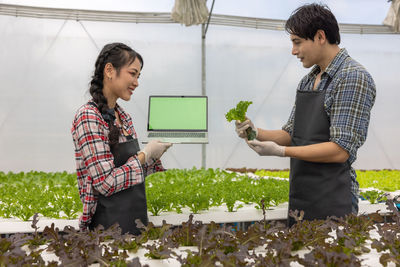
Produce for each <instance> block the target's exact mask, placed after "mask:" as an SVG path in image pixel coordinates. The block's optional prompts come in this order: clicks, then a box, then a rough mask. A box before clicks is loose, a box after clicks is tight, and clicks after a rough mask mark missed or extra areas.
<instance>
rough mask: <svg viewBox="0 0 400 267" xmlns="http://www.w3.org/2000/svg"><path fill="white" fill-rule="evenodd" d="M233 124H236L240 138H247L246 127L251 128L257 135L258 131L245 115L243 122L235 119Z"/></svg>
mask: <svg viewBox="0 0 400 267" xmlns="http://www.w3.org/2000/svg"><path fill="white" fill-rule="evenodd" d="M235 125H236V129H235V130H236V133H237V135H238V136H239V137H240V138H243V139H246V138H247V133H246V129H247V128H251V129H252V130H253V131H255V132H256V138H257V135H258V131H257V128H256V127H255V126H254V124H253V122H252V121H251V120H250V119H249V118H247V117H246V120H245V121H244V122H240V121H235Z"/></svg>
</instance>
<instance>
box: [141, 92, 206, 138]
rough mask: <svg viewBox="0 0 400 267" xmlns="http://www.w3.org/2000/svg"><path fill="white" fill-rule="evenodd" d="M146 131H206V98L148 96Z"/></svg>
mask: <svg viewBox="0 0 400 267" xmlns="http://www.w3.org/2000/svg"><path fill="white" fill-rule="evenodd" d="M148 116H149V117H148V124H147V130H149V131H152V130H172V131H174V130H183V131H207V97H206V96H150V98H149V113H148Z"/></svg>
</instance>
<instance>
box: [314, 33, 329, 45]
mask: <svg viewBox="0 0 400 267" xmlns="http://www.w3.org/2000/svg"><path fill="white" fill-rule="evenodd" d="M314 41H317V42H319V43H320V44H324V43H325V42H326V35H325V32H324V31H323V30H318V31H317V32H316V33H315V36H314Z"/></svg>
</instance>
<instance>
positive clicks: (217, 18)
mask: <svg viewBox="0 0 400 267" xmlns="http://www.w3.org/2000/svg"><path fill="white" fill-rule="evenodd" d="M0 15H6V16H15V17H30V18H41V19H62V20H76V21H106V22H127V23H176V22H175V21H173V20H172V19H171V13H167V12H158V13H156V12H121V11H100V10H84V9H63V8H45V7H32V6H22V5H9V4H0ZM210 24H213V25H221V26H231V27H246V28H254V29H266V30H278V31H283V30H284V29H285V27H284V26H285V20H278V19H264V18H251V17H241V16H228V15H218V14H213V15H212V17H211V18H210ZM339 28H340V31H341V32H342V33H356V34H398V33H395V32H394V31H393V29H392V28H391V27H390V26H386V25H372V24H339Z"/></svg>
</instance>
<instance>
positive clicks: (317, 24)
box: [285, 4, 340, 44]
mask: <svg viewBox="0 0 400 267" xmlns="http://www.w3.org/2000/svg"><path fill="white" fill-rule="evenodd" d="M285 30H286V31H287V32H288V33H289V34H294V35H297V36H299V37H301V38H304V39H311V40H314V36H315V34H316V33H317V31H318V30H323V31H324V32H325V35H326V38H327V39H328V42H329V43H330V44H340V34H339V25H338V23H337V21H336V18H335V16H334V15H333V14H332V12H331V10H330V9H329V7H328V6H326V5H320V4H307V5H303V6H301V7H299V8H297V9H296V10H295V11H293V13H292V14H291V15H290V17H289V19H288V20H287V21H286V24H285Z"/></svg>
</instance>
